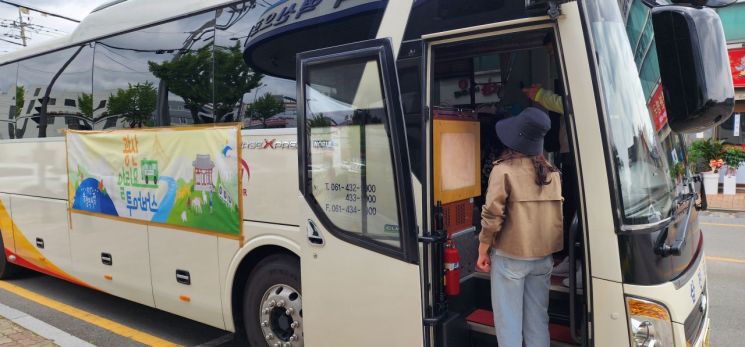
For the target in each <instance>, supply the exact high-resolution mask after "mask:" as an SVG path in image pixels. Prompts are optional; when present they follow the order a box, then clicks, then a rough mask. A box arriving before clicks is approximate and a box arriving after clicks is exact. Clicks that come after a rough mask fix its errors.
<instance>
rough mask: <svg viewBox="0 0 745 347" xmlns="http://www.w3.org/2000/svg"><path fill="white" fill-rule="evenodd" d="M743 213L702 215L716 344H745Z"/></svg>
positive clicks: (713, 335) (712, 336) (717, 345)
mask: <svg viewBox="0 0 745 347" xmlns="http://www.w3.org/2000/svg"><path fill="white" fill-rule="evenodd" d="M743 217H745V216H742V217H740V216H738V215H731V214H720V215H719V216H717V218H712V217H704V218H702V225H701V226H702V229H703V231H704V245H705V246H704V247H705V248H706V255H707V257H709V258H708V260H707V263H706V264H707V270H708V271H707V273H708V286H709V300H710V301H709V303H710V309H711V313H710V317H711V345H712V346H713V347H719V346H745V328H744V327H745V299H743V298H745V218H743ZM733 225H736V226H733ZM738 261H739V262H738Z"/></svg>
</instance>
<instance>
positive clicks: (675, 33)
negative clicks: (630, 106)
mask: <svg viewBox="0 0 745 347" xmlns="http://www.w3.org/2000/svg"><path fill="white" fill-rule="evenodd" d="M652 24H653V25H654V36H655V40H656V43H657V55H658V60H659V65H660V77H661V79H662V87H663V91H664V95H665V106H666V108H667V117H668V123H669V124H670V128H671V129H672V130H673V131H675V132H678V133H686V132H700V131H703V130H705V129H708V128H712V127H714V126H716V125H718V124H720V123H722V122H724V121H725V120H727V119H728V118H729V117H730V116H731V115H732V112H733V110H734V93H735V91H734V87H733V85H732V76H731V74H730V70H729V66H730V65H729V58H728V56H727V44H726V41H725V39H724V31H723V29H722V22H721V21H720V20H719V16H718V15H717V14H716V12H714V11H713V10H712V9H709V8H694V7H686V6H675V5H673V6H659V7H654V8H653V9H652Z"/></svg>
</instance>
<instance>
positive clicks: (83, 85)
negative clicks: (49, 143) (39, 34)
mask: <svg viewBox="0 0 745 347" xmlns="http://www.w3.org/2000/svg"><path fill="white" fill-rule="evenodd" d="M92 59H93V48H91V46H90V45H88V44H83V45H82V46H77V47H70V48H66V49H63V50H61V51H57V52H53V53H48V54H44V55H40V56H37V57H33V58H30V59H26V60H23V61H21V62H19V64H18V66H19V67H18V80H17V84H16V90H15V99H16V102H15V103H16V104H17V105H18V106H21V105H22V106H23V107H22V108H21V109H20V110H18V109H17V110H16V117H15V138H35V137H58V136H63V130H64V129H67V128H71V129H86V128H89V127H90V124H91V119H90V118H89V115H90V114H91V112H89V111H90V110H89V107H87V105H89V103H87V102H88V101H89V100H90V99H91V66H92V64H93V62H92ZM66 64H67V66H65V65H66ZM63 69H64V70H63ZM50 82H51V83H50ZM45 99H46V100H47V101H46V102H45ZM58 99H59V100H64V99H70V100H72V102H68V103H66V104H65V103H63V102H59V103H57V102H51V101H52V100H55V101H56V100H58ZM19 111H20V112H19Z"/></svg>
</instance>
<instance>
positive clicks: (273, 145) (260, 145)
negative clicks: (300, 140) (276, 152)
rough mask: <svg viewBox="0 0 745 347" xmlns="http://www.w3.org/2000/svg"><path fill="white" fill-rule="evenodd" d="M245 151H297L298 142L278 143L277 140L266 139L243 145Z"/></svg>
mask: <svg viewBox="0 0 745 347" xmlns="http://www.w3.org/2000/svg"><path fill="white" fill-rule="evenodd" d="M243 148H244V149H295V148H297V141H295V140H292V141H277V139H271V140H269V139H264V140H263V141H258V140H257V141H248V142H244V143H243Z"/></svg>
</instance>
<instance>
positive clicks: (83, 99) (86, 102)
mask: <svg viewBox="0 0 745 347" xmlns="http://www.w3.org/2000/svg"><path fill="white" fill-rule="evenodd" d="M78 109H79V110H80V113H81V114H82V115H83V117H85V118H86V119H93V94H89V93H81V94H80V96H78Z"/></svg>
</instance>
